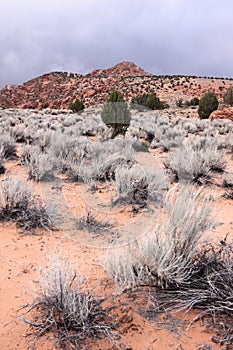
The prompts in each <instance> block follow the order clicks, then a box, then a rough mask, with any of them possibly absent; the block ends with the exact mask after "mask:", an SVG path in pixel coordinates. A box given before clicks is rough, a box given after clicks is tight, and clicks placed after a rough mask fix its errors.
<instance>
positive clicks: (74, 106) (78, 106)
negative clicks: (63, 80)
mask: <svg viewBox="0 0 233 350" xmlns="http://www.w3.org/2000/svg"><path fill="white" fill-rule="evenodd" d="M70 109H71V110H72V111H73V112H74V113H75V112H76V113H78V112H80V111H83V110H84V103H83V102H82V101H80V100H79V99H77V100H76V101H75V102H74V103H71V105H70Z"/></svg>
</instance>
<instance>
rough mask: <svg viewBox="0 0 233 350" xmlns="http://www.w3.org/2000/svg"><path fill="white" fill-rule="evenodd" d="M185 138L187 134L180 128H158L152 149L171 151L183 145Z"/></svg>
mask: <svg viewBox="0 0 233 350" xmlns="http://www.w3.org/2000/svg"><path fill="white" fill-rule="evenodd" d="M185 136H186V132H185V131H184V130H182V129H181V128H179V127H178V126H174V127H167V128H164V127H158V126H157V127H156V128H155V133H154V139H153V141H152V142H151V147H152V148H157V147H162V148H163V150H164V151H169V150H170V149H171V148H174V147H177V146H179V145H181V144H182V142H183V140H184V137H185Z"/></svg>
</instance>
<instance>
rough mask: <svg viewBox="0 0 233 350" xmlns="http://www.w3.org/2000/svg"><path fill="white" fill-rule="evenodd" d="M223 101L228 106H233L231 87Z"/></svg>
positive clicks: (232, 89) (232, 90)
mask: <svg viewBox="0 0 233 350" xmlns="http://www.w3.org/2000/svg"><path fill="white" fill-rule="evenodd" d="M223 101H224V103H226V104H227V105H230V106H233V87H232V86H230V87H229V88H228V89H227V91H226V92H225V94H224V96H223Z"/></svg>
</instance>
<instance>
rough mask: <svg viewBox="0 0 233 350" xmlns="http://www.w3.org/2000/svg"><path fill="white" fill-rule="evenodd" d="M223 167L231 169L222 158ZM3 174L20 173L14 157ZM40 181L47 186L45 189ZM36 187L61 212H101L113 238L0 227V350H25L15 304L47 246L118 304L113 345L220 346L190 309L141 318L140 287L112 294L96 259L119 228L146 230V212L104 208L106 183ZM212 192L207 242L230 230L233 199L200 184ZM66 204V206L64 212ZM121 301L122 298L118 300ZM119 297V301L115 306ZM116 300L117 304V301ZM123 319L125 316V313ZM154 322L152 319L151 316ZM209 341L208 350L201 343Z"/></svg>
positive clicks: (50, 348)
mask: <svg viewBox="0 0 233 350" xmlns="http://www.w3.org/2000/svg"><path fill="white" fill-rule="evenodd" d="M137 157H138V160H139V161H140V163H141V164H143V165H144V166H148V167H150V168H153V164H156V163H157V162H158V154H157V153H156V152H155V151H153V152H152V153H151V154H149V155H148V154H147V153H144V154H138V155H137ZM228 163H229V164H228V166H229V168H228V170H229V169H230V170H231V171H232V164H231V159H230V158H229V162H228ZM7 169H8V171H9V172H10V173H11V174H14V175H16V174H20V175H21V176H22V177H26V174H25V173H24V172H23V170H22V167H21V166H20V165H19V162H17V161H13V162H9V163H8V164H7ZM46 186H47V187H46ZM46 186H45V187H43V188H42V186H40V184H38V185H36V191H38V192H40V193H41V194H42V197H43V196H45V197H46V196H48V195H50V193H51V191H52V190H53V196H54V200H55V201H56V200H62V201H63V204H62V210H63V211H64V210H69V214H67V217H68V218H69V215H75V214H76V215H81V214H82V213H83V211H84V210H85V209H86V208H87V207H91V208H92V209H93V210H95V211H97V212H98V214H99V215H100V218H105V217H107V218H108V219H110V220H111V221H112V222H113V223H114V224H115V227H117V231H118V233H120V235H119V236H118V235H116V236H114V235H113V236H109V235H106V236H104V237H103V236H101V235H95V234H90V233H87V232H80V231H78V230H73V228H71V229H65V227H64V225H60V226H58V230H56V231H51V232H50V231H43V230H40V231H38V232H36V234H31V233H27V234H26V233H20V232H19V230H18V229H17V228H16V227H15V225H14V224H12V223H9V224H8V223H5V224H0V228H1V234H0V247H1V251H0V267H1V275H0V309H1V313H0V348H1V350H6V349H8V350H16V349H22V350H23V349H33V347H32V345H31V344H29V343H28V339H27V338H25V336H24V334H25V333H26V329H27V326H26V325H25V323H23V322H22V321H21V320H20V317H19V315H20V312H19V309H20V308H21V307H22V305H24V304H26V303H28V302H30V301H31V300H32V298H33V296H32V291H33V289H34V288H36V286H37V285H38V267H42V268H43V267H45V266H46V264H47V261H46V254H52V253H53V252H54V251H55V249H60V250H61V251H62V254H63V255H64V256H66V257H68V258H69V259H71V260H76V259H78V262H79V267H80V270H81V272H82V273H83V274H84V275H86V276H88V277H89V278H90V281H91V283H92V284H93V285H95V284H98V285H99V286H101V288H102V292H103V293H104V294H105V296H108V297H111V298H112V302H113V303H116V305H119V307H118V308H117V310H118V313H119V317H120V315H122V316H124V317H122V322H121V327H120V333H121V334H122V339H120V343H122V344H124V346H125V347H123V345H122V346H121V347H120V345H119V344H116V348H119V349H120V348H121V349H128V350H130V349H132V350H168V349H176V350H197V349H214V350H217V349H219V348H220V347H219V346H218V345H216V344H214V343H213V342H212V340H211V337H212V336H213V334H212V333H209V332H208V331H207V329H206V327H204V326H202V325H201V324H200V322H199V321H198V322H195V323H194V324H192V325H190V321H191V320H192V318H193V317H194V316H195V312H191V313H190V314H189V315H187V316H184V315H178V316H177V315H173V316H172V315H162V321H163V324H161V323H158V322H157V323H156V322H152V321H150V322H149V321H148V320H146V319H145V318H143V317H142V316H140V314H139V304H140V307H141V308H142V309H143V308H145V306H146V303H147V300H148V298H147V296H148V294H147V293H148V292H147V291H145V292H144V294H143V295H142V297H141V299H140V301H138V300H135V296H134V294H133V293H131V294H129V295H128V296H127V297H126V296H124V295H123V296H119V295H118V294H117V291H116V290H115V287H114V285H113V282H112V281H111V280H110V279H109V278H108V276H107V274H106V272H105V271H104V268H103V266H102V263H101V262H102V261H103V256H104V255H106V254H107V253H108V252H109V250H110V249H113V247H114V246H115V245H119V244H121V237H122V235H124V232H132V231H133V232H135V231H136V232H137V233H138V234H139V235H140V233H141V232H142V227H143V230H144V231H145V230H151V229H152V228H153V224H154V220H153V215H152V214H151V211H150V210H148V209H147V210H144V211H142V212H140V213H138V214H134V213H132V210H131V208H122V207H119V208H117V209H116V208H115V209H112V208H111V206H110V205H109V201H110V198H111V196H112V193H113V189H112V188H111V186H107V187H106V186H102V188H101V187H99V189H98V191H97V192H94V193H92V192H90V191H87V188H86V187H85V185H81V186H80V185H76V184H73V183H69V182H67V183H64V184H63V186H62V189H61V188H55V189H52V188H51V187H52V186H51V184H47V185H46ZM208 191H209V193H211V194H212V196H213V212H214V219H215V220H216V222H218V223H221V225H217V226H216V227H214V229H213V230H212V231H211V232H208V235H209V237H210V239H213V240H215V239H216V240H217V239H218V238H219V237H224V236H225V235H226V233H229V238H230V239H232V235H233V202H232V200H227V199H225V198H222V194H223V192H224V191H223V189H220V188H217V187H216V186H215V185H212V186H209V187H208ZM67 208H68V209H67ZM124 298H125V300H124ZM120 301H124V303H122V305H121V303H120ZM117 303H118V304H117ZM126 316H127V317H126ZM157 321H158V320H157ZM206 344H210V345H211V346H212V348H208V347H206V348H204V347H202V346H203V345H206ZM113 348H114V347H113V344H112V343H111V342H104V341H102V342H101V341H100V342H93V343H91V344H90V349H94V350H97V349H103V350H106V349H113ZM35 349H42V350H54V349H55V345H54V340H53V339H52V337H49V336H48V337H44V338H43V339H42V340H40V342H39V343H38V345H37V346H36V347H35Z"/></svg>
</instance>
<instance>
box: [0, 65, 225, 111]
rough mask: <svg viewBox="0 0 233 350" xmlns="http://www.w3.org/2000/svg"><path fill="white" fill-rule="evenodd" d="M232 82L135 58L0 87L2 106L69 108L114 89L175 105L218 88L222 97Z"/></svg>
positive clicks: (103, 97) (92, 103)
mask: <svg viewBox="0 0 233 350" xmlns="http://www.w3.org/2000/svg"><path fill="white" fill-rule="evenodd" d="M231 84H232V82H231V81H230V80H228V79H214V78H198V77H186V76H155V75H152V74H150V73H147V72H145V71H144V70H143V69H142V68H140V67H138V66H136V65H135V64H134V63H132V62H121V63H119V64H117V65H115V66H114V67H111V68H108V69H99V70H94V71H93V72H91V73H89V74H87V75H84V76H83V75H81V74H74V73H67V72H52V73H48V74H44V75H42V76H40V77H37V78H34V79H31V80H29V81H28V82H25V83H23V84H22V85H7V86H5V87H4V88H3V89H2V90H1V91H0V107H3V108H22V109H25V108H27V109H28V108H29V109H44V108H52V109H67V108H69V106H70V104H71V103H72V102H74V101H75V100H76V99H77V98H79V99H81V100H83V101H84V102H85V107H90V106H95V105H99V104H101V103H103V102H105V101H106V98H107V96H108V94H109V91H111V90H113V89H118V90H120V91H121V92H122V93H123V95H124V97H125V99H126V100H127V101H128V102H130V101H131V99H132V97H134V96H136V95H138V94H142V93H155V94H156V95H157V96H158V97H159V98H160V99H162V100H165V101H167V102H168V103H169V104H170V105H171V106H174V105H175V103H176V101H177V100H178V99H183V100H184V101H185V100H190V99H191V98H192V97H194V96H197V97H201V96H203V94H204V93H206V92H207V91H215V92H216V94H217V95H218V97H219V98H220V99H221V98H222V97H223V94H224V92H225V91H226V89H227V88H228V87H229V86H230V85H231Z"/></svg>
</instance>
